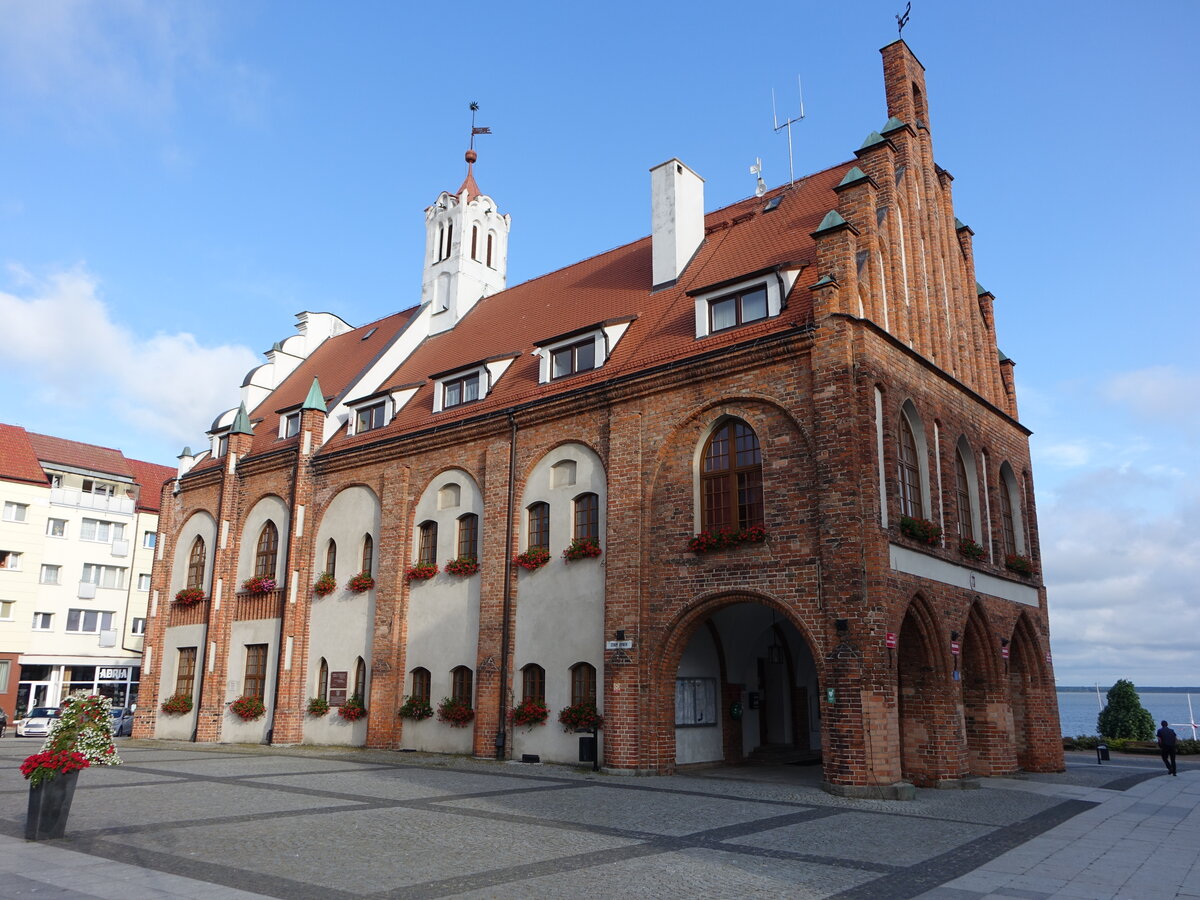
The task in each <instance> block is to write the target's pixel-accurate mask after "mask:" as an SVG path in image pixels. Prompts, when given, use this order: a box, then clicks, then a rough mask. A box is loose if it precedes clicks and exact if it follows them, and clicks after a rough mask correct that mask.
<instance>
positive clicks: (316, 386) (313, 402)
mask: <svg viewBox="0 0 1200 900" xmlns="http://www.w3.org/2000/svg"><path fill="white" fill-rule="evenodd" d="M306 409H316V410H320V411H321V412H329V410H328V409H327V408H326V406H325V395H324V394H323V393H321V383H320V382H319V381H317V379H316V378H314V379H313V383H312V387H310V388H309V389H308V396H307V397H305V398H304V405H303V406H301V407H300V411H301V412H303V411H304V410H306Z"/></svg>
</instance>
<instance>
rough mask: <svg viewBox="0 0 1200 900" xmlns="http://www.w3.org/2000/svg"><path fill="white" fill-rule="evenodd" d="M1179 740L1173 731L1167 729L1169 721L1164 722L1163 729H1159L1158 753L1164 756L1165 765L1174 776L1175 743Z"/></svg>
mask: <svg viewBox="0 0 1200 900" xmlns="http://www.w3.org/2000/svg"><path fill="white" fill-rule="evenodd" d="M1176 741H1177V738H1176V736H1175V732H1174V730H1173V729H1171V728H1168V727H1167V720H1166V719H1163V720H1162V728H1160V729H1158V751H1159V752H1160V753H1161V754H1162V761H1163V764H1164V765H1165V766H1166V767H1167V771H1168V772H1170V773H1171V774H1172V775H1176V774H1178V773H1177V772H1176V771H1175V743H1176Z"/></svg>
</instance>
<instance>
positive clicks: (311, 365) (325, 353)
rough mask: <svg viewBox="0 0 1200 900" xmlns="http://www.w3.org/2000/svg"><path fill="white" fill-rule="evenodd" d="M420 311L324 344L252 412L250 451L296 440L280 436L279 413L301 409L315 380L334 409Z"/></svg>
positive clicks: (365, 326)
mask: <svg viewBox="0 0 1200 900" xmlns="http://www.w3.org/2000/svg"><path fill="white" fill-rule="evenodd" d="M416 311H417V308H416V307H412V308H410V309H406V310H404V311H403V312H398V313H395V314H394V315H390V316H388V317H387V318H385V319H380V320H379V321H377V322H369V323H368V324H366V325H363V326H361V327H359V328H355V329H354V330H353V331H348V332H346V333H345V334H339V335H337V336H336V337H332V338H330V339H329V340H327V341H325V342H324V343H323V344H321V346H319V347H318V348H317V349H316V350H314V351H313V352H312V353H311V354H310V355H309V356H308V358H307V359H305V360H304V362H302V363H300V365H298V366H297V367H296V369H295V371H294V372H292V374H290V375H289V376H288V377H287V378H285V379H284V380H283V382H282V383H281V384H280V385H279V387H277V388H276V389H275V390H274V391H272V392H271V394H270V396H268V397H267V399H266V400H264V401H263V402H262V403H260V404H259V405H258V406H257V407H255V408H254V409H253V410H251V411H250V421H251V422H252V423H253V425H254V442H253V444H252V445H251V449H250V452H251V453H263V452H265V451H267V450H270V449H271V448H272V447H274V446H277V445H280V444H283V443H285V441H287V440H291V441H294V440H296V438H295V437H292V438H288V439H281V438H280V437H279V410H281V409H289V408H299V406H300V404H302V403H303V402H304V400H305V398H306V397H307V396H308V391H309V389H310V388H311V387H312V380H313V378H316V379H317V380H318V381H320V383H321V392H322V393H323V394H324V395H325V397H326V401H327V403H328V406H329V408H330V409H332V408H333V404H334V403H336V402H337V401H338V400H340V399H341V398H342V395H343V394H344V393H345V392H346V391H347V390H348V389H349V388H350V386H351V385H352V384H354V382H355V380H356V379H357V378H358V377H359V376H360V375H361V374H362V373H363V372H364V371H365V370H366V369H367V368H368V367H369V366H370V365H371V364H372V363H374V362H375V360H376V359H378V357H379V356H380V354H382V353H383V352H384V351H386V350H387V349H388V347H390V346H391V344H392V342H393V341H394V340H395V338H396V337H397V336H398V335H399V334H400V332H401V330H402V329H403V328H404V326H405V325H407V324H408V322H409V320H410V319H411V318H412V317H413V316H414V315H415V314H416ZM329 398H333V399H332V401H330V400H329ZM197 468H199V467H197Z"/></svg>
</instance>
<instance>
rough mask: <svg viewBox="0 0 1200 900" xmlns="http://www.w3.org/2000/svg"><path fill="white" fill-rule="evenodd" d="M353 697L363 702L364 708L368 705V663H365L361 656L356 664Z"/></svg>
mask: <svg viewBox="0 0 1200 900" xmlns="http://www.w3.org/2000/svg"><path fill="white" fill-rule="evenodd" d="M352 696H355V697H357V698H358V699H359V700H361V701H362V702H363V705H364V706H365V705H366V703H367V664H366V661H364V660H363V658H362V657H361V656H360V657H359V658H358V662H356V663H355V664H354V694H353V695H352Z"/></svg>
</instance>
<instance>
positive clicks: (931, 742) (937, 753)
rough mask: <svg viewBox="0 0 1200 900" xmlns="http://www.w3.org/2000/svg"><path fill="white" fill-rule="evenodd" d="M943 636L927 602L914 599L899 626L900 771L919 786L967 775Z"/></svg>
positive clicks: (897, 675) (897, 674)
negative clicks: (943, 646) (943, 647)
mask: <svg viewBox="0 0 1200 900" xmlns="http://www.w3.org/2000/svg"><path fill="white" fill-rule="evenodd" d="M942 635H943V631H942V629H941V628H940V627H939V626H938V624H937V620H936V618H935V617H934V615H933V613H932V611H931V610H930V609H929V606H928V604H927V603H926V602H925V601H924V599H923V598H921V597H919V596H918V597H915V598H913V600H912V602H911V603H909V605H908V609H907V610H906V611H905V613H904V619H903V622H902V623H901V625H900V639H899V642H898V644H897V654H896V683H897V692H898V695H899V710H900V765H901V772H902V775H903V777H904V778H905V780H907V781H910V782H912V783H913V784H915V785H917V786H918V787H930V786H934V785H936V784H937V783H938V782H939V781H943V780H946V779H954V778H961V777H962V775H963V774H964V773H965V771H966V759H965V754H964V752H963V746H962V745H963V741H962V716H961V714H960V712H959V709H958V704H957V702H956V693H957V692H956V691H955V690H954V688H953V686H952V685H953V678H952V672H951V670H949V669H948V667H947V666H946V663H945V653H944V652H943V649H942V641H943V640H945V639H946V638H943V637H942ZM947 637H948V636H947Z"/></svg>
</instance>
